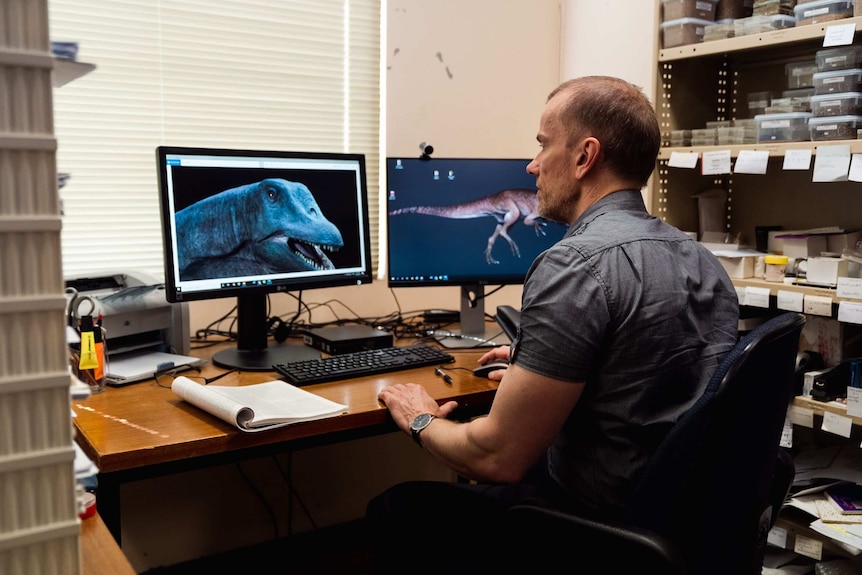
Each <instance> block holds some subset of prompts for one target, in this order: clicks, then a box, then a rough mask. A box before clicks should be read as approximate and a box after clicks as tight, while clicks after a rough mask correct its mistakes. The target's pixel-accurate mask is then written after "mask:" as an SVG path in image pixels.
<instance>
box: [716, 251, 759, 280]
mask: <svg viewBox="0 0 862 575" xmlns="http://www.w3.org/2000/svg"><path fill="white" fill-rule="evenodd" d="M718 261H719V262H721V267H723V268H724V270H725V271H726V272H727V275H729V276H730V277H732V278H735V279H745V278H751V277H754V256H743V257H738V258H734V257H727V256H718Z"/></svg>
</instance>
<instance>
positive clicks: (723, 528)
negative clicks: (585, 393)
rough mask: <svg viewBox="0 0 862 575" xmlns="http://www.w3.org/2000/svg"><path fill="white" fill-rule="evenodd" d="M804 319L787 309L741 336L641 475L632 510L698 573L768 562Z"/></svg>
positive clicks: (754, 569) (742, 569)
mask: <svg viewBox="0 0 862 575" xmlns="http://www.w3.org/2000/svg"><path fill="white" fill-rule="evenodd" d="M804 323H805V316H803V315H802V314H798V313H785V314H782V315H780V316H777V317H774V318H772V319H770V320H769V321H767V322H765V323H763V324H762V325H760V326H758V327H757V328H756V329H754V330H753V331H751V332H749V333H748V334H746V335H745V336H743V337H742V338H741V339H740V340H739V342H738V343H737V344H736V346H735V347H734V348H733V349H732V350H731V351H730V352H729V353H728V355H727V356H726V357H725V359H724V360H723V361H722V363H721V364H720V365H719V367H718V369H717V370H716V372H715V373H714V375H713V377H712V378H711V379H710V382H709V384H708V386H707V389H706V390H705V392H704V394H703V396H702V397H701V398H700V399H699V400H698V401H697V403H696V404H695V405H694V406H693V407H692V409H690V410H689V411H688V412H687V413H686V414H685V415H684V416H683V417H682V418H680V420H679V421H678V422H677V423H676V425H675V426H674V427H673V428H672V430H671V432H670V433H669V434H668V436H667V437H666V438H665V440H664V441H663V442H662V444H661V445H660V447H659V449H658V451H657V452H656V454H655V455H654V456H653V458H652V459H651V460H650V462H649V464H648V466H647V468H646V469H645V471H644V473H643V475H642V476H641V478H640V480H639V482H638V485H637V487H636V490H635V495H634V499H633V501H634V506H633V508H632V512H631V516H630V517H629V518H628V519H629V520H630V521H631V522H632V523H634V524H635V525H639V526H641V527H644V528H647V529H650V530H653V531H657V532H659V533H661V534H663V535H665V536H667V537H668V538H670V539H671V540H672V541H674V542H675V543H676V544H677V545H678V546H679V548H680V549H681V550H682V552H683V555H685V557H686V564H687V571H688V572H690V573H698V574H710V573H722V574H726V573H734V574H738V575H745V574H755V573H758V574H759V573H760V572H761V566H762V562H763V553H764V550H765V543H766V532H767V531H768V529H769V526H770V525H771V523H772V514H771V512H772V510H771V507H770V505H771V499H770V496H771V495H772V493H773V477H774V474H775V470H776V466H777V464H778V462H779V460H778V458H779V452H780V451H781V449H782V448H781V447H780V439H781V434H782V430H783V427H784V422H785V418H786V415H787V409H788V406H789V404H790V400H791V398H792V395H793V389H794V381H795V379H794V376H795V369H796V354H797V351H798V348H799V337H800V333H801V331H802V327H803V325H804Z"/></svg>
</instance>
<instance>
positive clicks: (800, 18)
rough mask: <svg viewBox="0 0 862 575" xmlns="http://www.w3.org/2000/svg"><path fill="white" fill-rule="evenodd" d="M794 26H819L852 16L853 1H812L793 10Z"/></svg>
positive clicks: (803, 3)
mask: <svg viewBox="0 0 862 575" xmlns="http://www.w3.org/2000/svg"><path fill="white" fill-rule="evenodd" d="M793 15H794V16H795V17H796V25H797V26H804V25H806V24H820V23H821V22H830V21H832V20H841V19H842V18H850V17H852V16H853V0H812V1H811V2H802V3H801V4H797V5H796V6H795V7H794V8H793Z"/></svg>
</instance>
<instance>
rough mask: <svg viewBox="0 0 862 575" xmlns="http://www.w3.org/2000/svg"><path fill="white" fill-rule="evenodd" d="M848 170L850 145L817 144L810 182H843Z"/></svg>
mask: <svg viewBox="0 0 862 575" xmlns="http://www.w3.org/2000/svg"><path fill="white" fill-rule="evenodd" d="M849 171H850V146H849V144H839V145H835V146H817V156H816V157H815V158H814V175H813V177H812V178H811V181H812V182H845V181H847V173H848V172H849Z"/></svg>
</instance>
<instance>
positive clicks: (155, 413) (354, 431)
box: [72, 347, 497, 543]
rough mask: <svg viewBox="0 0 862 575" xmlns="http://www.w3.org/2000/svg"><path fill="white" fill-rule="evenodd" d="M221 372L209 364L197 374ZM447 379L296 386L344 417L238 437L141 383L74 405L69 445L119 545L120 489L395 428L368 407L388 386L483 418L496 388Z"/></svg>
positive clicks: (239, 379)
mask: <svg viewBox="0 0 862 575" xmlns="http://www.w3.org/2000/svg"><path fill="white" fill-rule="evenodd" d="M486 349H487V348H486ZM486 349H473V348H468V349H463V350H460V349H459V350H450V352H451V354H452V355H453V356H454V357H455V358H456V361H455V363H451V364H447V365H446V366H445V367H447V368H452V367H463V368H467V369H472V368H473V367H475V366H476V360H477V359H478V358H479V356H480V355H481V354H482V353H484V352H485V351H486ZM215 351H218V348H217V347H214V348H210V350H209V352H208V353H205V352H203V351H202V350H201V352H193V355H196V356H199V357H205V356H206V357H209V356H210V355H211V354H212V353H213V352H215ZM223 371H224V370H223V369H222V368H219V367H217V366H213V365H211V364H208V365H207V366H205V367H204V369H203V371H202V372H201V374H202V375H204V376H212V375H216V374H218V373H222V372H223ZM449 373H450V374H451V376H452V380H453V383H452V384H451V385H450V384H447V383H445V382H444V381H443V379H442V378H440V377H438V376H436V375H435V374H434V369H433V368H431V367H423V368H416V369H410V370H404V371H397V372H392V373H387V374H381V375H375V376H370V377H361V378H355V379H349V380H345V381H338V382H331V383H324V384H318V385H314V386H309V387H306V388H305V389H308V390H309V391H313V392H314V393H316V394H319V395H321V396H322V397H325V398H327V399H331V400H333V401H337V402H339V403H343V404H346V405H347V406H349V409H348V412H347V413H346V414H343V415H339V416H336V417H331V418H328V419H323V420H318V421H312V422H307V423H301V424H297V425H291V426H287V427H284V428H280V429H273V430H268V431H264V432H257V433H245V432H241V431H239V430H238V429H236V428H235V427H233V426H231V425H229V424H227V423H225V422H223V421H221V420H220V419H218V418H216V417H214V416H212V415H210V414H208V413H206V412H204V411H202V410H200V409H198V408H197V407H195V406H193V405H191V404H189V403H186V402H184V401H183V400H181V399H180V398H179V397H177V396H176V395H174V393H173V392H172V391H171V390H170V389H167V388H164V387H161V386H159V385H158V384H156V382H155V381H153V380H147V381H144V382H141V383H135V384H131V385H128V386H125V387H119V388H114V387H109V388H108V389H107V390H106V391H105V392H104V393H100V394H97V395H93V396H90V397H88V398H87V399H85V400H76V401H73V402H72V409H73V410H74V412H75V414H76V417H75V418H74V423H75V427H76V428H77V433H76V441H77V442H78V445H80V447H81V449H83V450H84V452H85V453H86V454H87V455H88V456H89V457H90V458H91V459H92V460H93V462H94V463H95V464H96V466H97V467H98V468H99V475H98V482H99V483H98V495H97V499H96V501H97V508H98V511H99V514H100V515H101V516H102V519H103V520H104V521H105V524H106V525H107V526H108V529H110V531H111V533H112V534H113V535H114V537H115V539H116V540H117V542H118V543H119V542H121V533H120V485H121V484H122V483H124V482H127V481H136V480H141V479H146V478H148V477H156V476H159V475H165V474H169V473H178V472H181V471H187V470H190V469H198V468H201V467H206V466H211V465H220V464H223V463H228V462H233V461H238V460H242V459H248V458H255V457H261V456H265V455H270V454H273V453H278V452H284V451H288V450H294V449H303V448H306V447H313V446H317V445H324V444H328V443H335V442H339V441H346V440H349V439H357V438H360V437H368V436H371V435H378V434H381V433H388V432H392V431H395V430H396V427H395V424H394V423H392V420H391V418H390V417H389V413H388V411H386V409H385V408H384V407H383V406H381V405H380V404H379V402H378V401H377V394H378V392H379V391H380V390H381V389H382V388H383V387H385V386H387V385H391V384H394V383H405V382H415V383H419V384H422V385H424V386H425V387H426V388H427V389H428V391H429V393H430V394H431V395H432V396H433V397H434V398H435V399H437V400H438V401H439V402H441V403H442V402H444V401H448V400H450V399H454V400H456V401H458V403H459V409H458V411H457V412H456V414H455V417H470V416H473V415H477V414H479V413H484V412H486V411H487V409H488V406H489V405H490V403H491V400H492V398H493V396H494V392H495V391H496V389H497V382H494V381H491V380H488V379H483V378H477V377H475V376H473V374H472V373H470V372H469V371H465V370H460V369H454V370H450V371H449ZM276 378H277V375H276V374H275V373H274V372H243V373H237V374H230V375H228V376H226V377H224V378H222V379H220V380H219V381H218V384H219V385H248V384H252V383H261V382H264V381H270V380H273V379H276Z"/></svg>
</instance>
